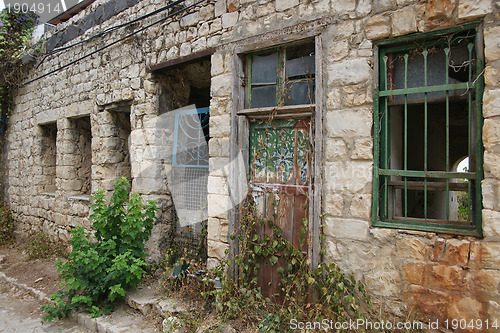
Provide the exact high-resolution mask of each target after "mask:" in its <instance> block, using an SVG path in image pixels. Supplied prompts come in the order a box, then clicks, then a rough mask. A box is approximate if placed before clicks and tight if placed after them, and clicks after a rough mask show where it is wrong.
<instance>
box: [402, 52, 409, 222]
mask: <svg viewBox="0 0 500 333" xmlns="http://www.w3.org/2000/svg"><path fill="white" fill-rule="evenodd" d="M403 58H404V60H405V89H407V88H408V54H405V55H404V57H403ZM404 112H405V125H404V135H405V138H404V140H405V142H404V145H405V146H404V150H405V151H404V170H405V171H406V170H408V94H405V110H404ZM404 179H405V195H404V197H405V199H404V200H405V217H408V177H407V176H404Z"/></svg>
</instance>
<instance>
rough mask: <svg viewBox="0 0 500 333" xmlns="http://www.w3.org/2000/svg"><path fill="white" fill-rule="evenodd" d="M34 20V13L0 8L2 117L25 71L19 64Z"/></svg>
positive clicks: (7, 112) (27, 43)
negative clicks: (0, 9)
mask: <svg viewBox="0 0 500 333" xmlns="http://www.w3.org/2000/svg"><path fill="white" fill-rule="evenodd" d="M36 24H37V15H36V14H34V13H31V12H28V13H22V12H19V13H15V12H14V11H9V10H8V9H7V8H5V9H4V10H2V11H1V12H0V114H1V115H2V117H4V119H5V118H7V117H8V115H9V110H10V109H11V107H12V103H13V94H14V91H15V89H16V88H17V87H18V86H19V85H20V84H21V82H22V80H23V79H24V78H25V77H26V75H27V73H28V70H29V66H27V65H25V64H23V62H22V57H23V56H24V55H25V54H26V48H27V46H28V45H29V44H30V40H31V35H32V33H33V31H34V29H35V27H36Z"/></svg>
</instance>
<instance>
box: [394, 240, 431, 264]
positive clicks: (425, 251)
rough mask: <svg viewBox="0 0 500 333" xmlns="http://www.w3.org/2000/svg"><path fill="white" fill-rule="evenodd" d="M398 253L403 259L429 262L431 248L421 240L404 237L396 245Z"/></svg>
mask: <svg viewBox="0 0 500 333" xmlns="http://www.w3.org/2000/svg"><path fill="white" fill-rule="evenodd" d="M396 249H397V250H396V252H397V254H398V256H399V257H401V258H409V259H413V260H428V259H429V253H430V246H429V245H428V244H426V243H425V242H424V241H422V240H421V239H419V238H416V237H404V238H402V239H399V240H398V241H397V243H396Z"/></svg>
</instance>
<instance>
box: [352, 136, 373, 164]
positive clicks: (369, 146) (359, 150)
mask: <svg viewBox="0 0 500 333" xmlns="http://www.w3.org/2000/svg"><path fill="white" fill-rule="evenodd" d="M372 141H373V140H372V138H369V137H368V138H359V139H356V140H355V141H354V151H353V152H352V155H351V158H352V159H353V160H372V159H373V142H372Z"/></svg>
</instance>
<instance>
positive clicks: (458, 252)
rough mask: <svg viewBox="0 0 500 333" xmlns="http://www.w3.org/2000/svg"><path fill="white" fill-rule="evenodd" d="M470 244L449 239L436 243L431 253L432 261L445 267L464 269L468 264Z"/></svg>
mask: <svg viewBox="0 0 500 333" xmlns="http://www.w3.org/2000/svg"><path fill="white" fill-rule="evenodd" d="M469 251H470V242H468V241H464V240H459V239H454V238H452V239H449V240H446V241H438V242H436V244H435V247H434V251H433V260H434V261H439V262H441V263H444V264H447V265H458V266H460V267H466V266H467V265H468V263H469Z"/></svg>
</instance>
